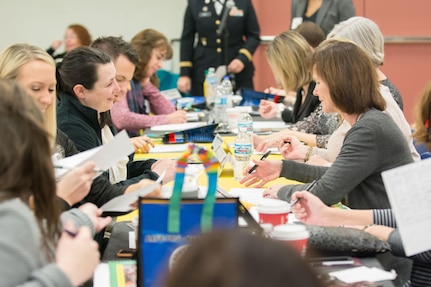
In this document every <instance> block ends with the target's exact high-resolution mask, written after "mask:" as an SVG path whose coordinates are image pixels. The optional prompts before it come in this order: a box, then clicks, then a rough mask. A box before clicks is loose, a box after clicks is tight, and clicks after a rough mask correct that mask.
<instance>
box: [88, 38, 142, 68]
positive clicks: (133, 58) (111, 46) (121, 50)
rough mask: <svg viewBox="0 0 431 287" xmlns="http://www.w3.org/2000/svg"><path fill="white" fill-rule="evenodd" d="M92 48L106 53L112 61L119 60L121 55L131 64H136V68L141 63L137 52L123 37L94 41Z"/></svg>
mask: <svg viewBox="0 0 431 287" xmlns="http://www.w3.org/2000/svg"><path fill="white" fill-rule="evenodd" d="M90 47H93V48H97V49H100V50H102V51H105V52H106V53H108V54H109V56H111V58H112V61H115V60H117V58H118V57H119V56H120V55H124V56H125V57H126V58H127V59H128V60H129V61H130V62H132V63H133V64H135V66H136V65H138V63H139V57H138V53H137V52H136V50H135V49H134V48H133V47H132V45H130V43H128V42H126V41H124V40H123V38H121V37H112V36H109V37H100V38H97V39H96V40H94V41H93V43H91V45H90Z"/></svg>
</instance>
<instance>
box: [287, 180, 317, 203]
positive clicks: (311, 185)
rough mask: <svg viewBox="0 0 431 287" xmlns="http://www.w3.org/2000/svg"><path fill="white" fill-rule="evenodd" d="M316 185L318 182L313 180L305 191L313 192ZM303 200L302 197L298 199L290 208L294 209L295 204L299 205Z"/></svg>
mask: <svg viewBox="0 0 431 287" xmlns="http://www.w3.org/2000/svg"><path fill="white" fill-rule="evenodd" d="M316 183H317V181H316V180H313V181H312V182H311V183H310V184H309V185H308V186H307V188H306V189H305V190H306V191H310V190H312V189H313V187H314V186H315V185H316ZM300 200H301V198H300V197H298V198H297V199H296V200H295V201H294V202H293V203H292V204H291V205H290V207H292V206H294V205H295V204H297V203H298V202H299V201H300Z"/></svg>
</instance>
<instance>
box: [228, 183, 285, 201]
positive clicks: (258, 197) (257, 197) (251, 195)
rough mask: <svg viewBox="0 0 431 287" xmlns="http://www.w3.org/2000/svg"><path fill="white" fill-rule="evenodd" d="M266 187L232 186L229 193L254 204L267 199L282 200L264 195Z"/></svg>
mask: <svg viewBox="0 0 431 287" xmlns="http://www.w3.org/2000/svg"><path fill="white" fill-rule="evenodd" d="M264 190H265V188H252V187H245V188H231V189H230V191H229V194H230V195H232V196H233V197H239V199H240V200H242V201H246V202H249V203H252V204H258V203H259V202H265V201H281V200H280V199H275V198H268V197H263V191H264Z"/></svg>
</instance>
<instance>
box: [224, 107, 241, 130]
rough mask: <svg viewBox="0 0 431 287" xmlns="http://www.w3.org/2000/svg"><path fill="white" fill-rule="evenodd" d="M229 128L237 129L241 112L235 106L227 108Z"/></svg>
mask: <svg viewBox="0 0 431 287" xmlns="http://www.w3.org/2000/svg"><path fill="white" fill-rule="evenodd" d="M226 112H227V119H228V121H227V122H228V126H229V129H236V128H237V127H238V116H239V112H238V110H237V109H235V108H228V109H226Z"/></svg>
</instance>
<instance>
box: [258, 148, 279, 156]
mask: <svg viewBox="0 0 431 287" xmlns="http://www.w3.org/2000/svg"><path fill="white" fill-rule="evenodd" d="M268 151H270V152H271V154H281V152H280V151H279V150H278V148H277V147H269V148H267V149H266V151H265V152H260V151H253V154H265V153H266V152H268Z"/></svg>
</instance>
